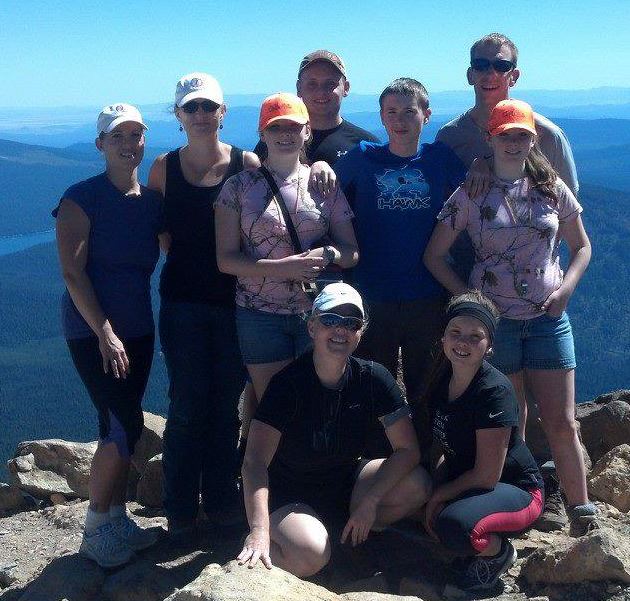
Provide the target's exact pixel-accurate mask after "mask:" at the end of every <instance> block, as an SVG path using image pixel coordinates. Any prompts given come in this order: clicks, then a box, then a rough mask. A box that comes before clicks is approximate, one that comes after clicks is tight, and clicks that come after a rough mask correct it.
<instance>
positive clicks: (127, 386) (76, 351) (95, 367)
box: [66, 334, 155, 457]
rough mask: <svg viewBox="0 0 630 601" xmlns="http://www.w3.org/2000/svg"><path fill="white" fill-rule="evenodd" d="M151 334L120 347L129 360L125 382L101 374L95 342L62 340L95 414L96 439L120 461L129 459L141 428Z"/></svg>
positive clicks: (95, 340)
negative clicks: (110, 447)
mask: <svg viewBox="0 0 630 601" xmlns="http://www.w3.org/2000/svg"><path fill="white" fill-rule="evenodd" d="M154 341H155V337H154V335H153V334H149V335H147V336H140V337H138V338H127V339H125V340H122V343H123V345H124V347H125V350H126V351H127V357H128V358H129V374H128V375H127V377H126V378H119V379H116V378H114V376H113V374H112V371H111V368H110V370H109V372H108V373H105V372H104V371H103V358H102V356H101V352H100V351H99V349H98V338H96V337H89V338H76V339H72V340H66V343H67V344H68V348H69V349H70V355H71V356H72V361H73V362H74V365H75V367H76V368H77V371H78V372H79V376H80V377H81V380H82V381H83V384H84V385H85V387H86V389H87V391H88V394H89V395H90V398H91V399H92V403H94V406H95V407H96V410H97V411H98V431H99V438H100V440H101V441H103V442H114V443H116V448H117V449H118V453H119V455H120V456H121V457H130V456H131V455H133V451H134V448H135V446H136V443H137V442H138V439H139V438H140V434H142V426H143V425H144V417H143V415H142V406H141V402H142V396H143V395H144V389H145V388H146V385H147V381H148V379H149V371H150V370H151V362H152V361H153V345H154Z"/></svg>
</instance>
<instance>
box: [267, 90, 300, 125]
mask: <svg viewBox="0 0 630 601" xmlns="http://www.w3.org/2000/svg"><path fill="white" fill-rule="evenodd" d="M279 119H287V120H288V121H293V122H294V123H300V124H301V125H304V124H305V123H308V111H307V110H306V105H305V104H304V102H303V101H302V99H301V98H298V97H297V96H296V95H295V94H290V93H288V92H279V93H278V94H272V95H271V96H267V98H265V99H264V100H263V103H262V106H261V107H260V119H259V120H258V131H263V130H264V129H265V128H267V127H268V126H269V124H271V123H273V122H274V121H278V120H279Z"/></svg>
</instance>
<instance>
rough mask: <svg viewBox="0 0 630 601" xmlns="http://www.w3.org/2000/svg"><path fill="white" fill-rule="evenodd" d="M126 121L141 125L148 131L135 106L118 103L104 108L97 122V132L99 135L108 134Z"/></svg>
mask: <svg viewBox="0 0 630 601" xmlns="http://www.w3.org/2000/svg"><path fill="white" fill-rule="evenodd" d="M125 121H133V122H134V123H139V124H140V125H142V127H143V128H144V129H148V127H147V126H146V125H145V124H144V121H143V120H142V115H141V114H140V111H139V110H138V109H137V108H136V107H135V106H132V105H131V104H126V103H125V102H117V103H116V104H110V105H109V106H106V107H104V108H103V110H102V111H101V114H100V115H99V116H98V120H97V121H96V130H97V132H98V133H99V134H100V133H104V134H108V133H109V132H110V131H112V129H114V128H115V127H116V126H117V125H120V124H121V123H124V122H125Z"/></svg>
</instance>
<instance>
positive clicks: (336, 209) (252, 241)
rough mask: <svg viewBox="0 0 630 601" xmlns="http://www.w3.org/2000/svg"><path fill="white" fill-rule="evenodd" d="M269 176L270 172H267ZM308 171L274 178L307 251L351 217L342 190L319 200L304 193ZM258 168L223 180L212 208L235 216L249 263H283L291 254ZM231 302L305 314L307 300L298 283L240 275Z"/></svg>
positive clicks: (288, 238) (281, 221)
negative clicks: (334, 225)
mask: <svg viewBox="0 0 630 601" xmlns="http://www.w3.org/2000/svg"><path fill="white" fill-rule="evenodd" d="M272 175H273V174H272ZM309 176H310V167H307V166H305V165H302V166H301V167H300V170H299V174H298V177H296V178H294V179H291V180H289V181H285V180H281V179H279V178H278V177H276V176H275V175H273V177H274V178H275V180H276V183H277V185H278V188H279V190H280V194H281V195H282V198H283V200H284V203H285V205H286V207H287V210H288V212H289V215H290V216H291V220H292V222H293V226H294V227H295V230H296V232H297V235H298V237H299V239H300V242H301V244H302V248H303V249H304V250H307V249H309V248H314V247H315V246H317V245H319V242H320V241H321V239H322V238H323V237H324V236H327V235H328V234H329V232H330V227H331V225H332V224H335V223H341V222H344V221H350V220H351V219H352V218H353V217H354V215H353V213H352V211H351V209H350V206H349V205H348V201H347V200H346V197H345V196H344V194H343V192H342V191H341V189H339V188H337V190H335V192H334V193H332V194H330V195H329V196H326V197H325V196H323V195H321V194H319V193H317V192H311V191H310V190H309V189H308V181H309ZM272 196H273V193H272V192H271V190H270V189H269V185H268V184H267V181H266V180H265V177H264V176H263V174H262V173H261V171H260V170H259V169H252V170H247V171H243V172H241V173H239V174H237V175H235V176H233V177H231V178H230V179H228V180H227V181H226V182H225V184H224V186H223V189H222V190H221V193H220V194H219V197H218V198H217V201H216V204H215V206H221V207H225V208H227V209H230V210H233V211H236V212H237V213H239V215H240V226H241V250H242V251H243V252H244V253H245V255H247V256H248V257H251V258H253V259H283V258H284V257H289V256H291V255H294V254H296V250H295V249H294V248H293V244H292V243H291V236H290V234H289V232H288V230H287V227H286V224H285V223H284V219H283V216H282V211H281V209H280V207H279V205H278V202H277V201H276V200H275V199H273V200H272ZM236 304H237V305H239V306H240V307H245V308H248V309H256V310H259V311H266V312H269V313H282V314H298V313H303V312H305V311H308V310H310V308H311V304H312V301H311V300H309V298H308V296H307V295H306V293H305V292H304V291H303V290H302V287H301V286H300V283H299V282H294V281H289V280H281V279H276V278H272V277H251V276H250V277H243V276H242V277H239V278H238V280H237V284H236Z"/></svg>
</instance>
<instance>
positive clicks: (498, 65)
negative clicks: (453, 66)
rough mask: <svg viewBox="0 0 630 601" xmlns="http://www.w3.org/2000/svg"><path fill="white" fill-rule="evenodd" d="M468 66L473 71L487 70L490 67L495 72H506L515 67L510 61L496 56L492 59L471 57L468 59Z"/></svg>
mask: <svg viewBox="0 0 630 601" xmlns="http://www.w3.org/2000/svg"><path fill="white" fill-rule="evenodd" d="M470 66H471V67H472V68H473V70H475V71H489V70H490V68H491V67H492V68H493V69H494V70H495V71H496V72H497V73H508V72H509V71H511V70H512V69H514V67H516V65H515V64H514V63H513V62H512V61H508V60H506V59H503V58H498V59H497V60H494V61H491V60H489V59H487V58H473V59H472V60H471V61H470Z"/></svg>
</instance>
